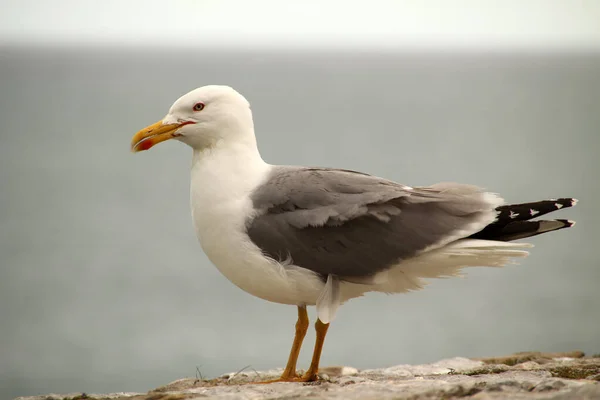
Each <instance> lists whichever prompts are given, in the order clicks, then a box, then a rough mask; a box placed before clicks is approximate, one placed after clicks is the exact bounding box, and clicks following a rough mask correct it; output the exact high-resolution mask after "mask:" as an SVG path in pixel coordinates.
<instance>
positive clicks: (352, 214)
mask: <svg viewBox="0 0 600 400" xmlns="http://www.w3.org/2000/svg"><path fill="white" fill-rule="evenodd" d="M252 201H253V204H254V207H255V209H256V210H257V212H256V214H255V215H254V216H253V217H251V218H250V219H249V220H248V222H247V233H248V235H249V237H250V239H251V240H252V241H253V242H254V244H256V245H257V246H258V247H259V248H260V249H261V250H262V251H263V253H264V254H265V255H267V256H269V257H271V258H273V259H275V260H278V261H283V260H286V259H289V258H291V260H292V262H293V264H294V265H297V266H300V267H302V268H307V269H309V270H312V271H314V272H316V273H318V274H320V275H322V276H324V277H326V276H328V275H330V274H333V275H337V276H339V277H341V278H344V277H346V278H348V279H349V280H351V279H352V278H364V277H369V276H372V275H374V274H376V273H378V272H381V271H383V270H385V269H388V268H389V267H391V266H392V265H395V264H398V263H399V262H401V261H402V260H405V259H408V258H411V257H414V256H415V255H417V254H419V253H421V252H423V251H427V250H430V249H434V248H438V247H441V246H443V245H445V244H447V243H450V242H452V241H455V240H458V239H461V238H465V237H468V236H469V235H471V234H473V233H476V232H478V231H480V230H481V229H483V228H484V227H485V226H486V225H488V224H489V223H491V222H493V221H494V219H495V218H496V211H495V208H496V207H497V206H499V205H500V204H501V203H502V199H500V198H498V197H496V196H494V195H492V194H489V193H484V192H482V191H481V190H480V189H479V188H476V187H474V186H469V185H460V184H451V183H450V184H438V185H433V186H430V187H423V188H410V187H407V186H403V185H400V184H397V183H395V182H391V181H388V180H385V179H381V178H377V177H374V176H370V175H365V174H361V173H356V172H352V171H346V170H334V169H320V168H300V167H276V168H275V169H274V170H273V171H272V173H271V175H270V176H269V178H268V179H267V181H266V182H265V183H264V184H263V185H261V186H260V187H258V188H257V189H256V191H255V192H254V193H253V194H252Z"/></svg>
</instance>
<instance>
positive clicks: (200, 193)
mask: <svg viewBox="0 0 600 400" xmlns="http://www.w3.org/2000/svg"><path fill="white" fill-rule="evenodd" d="M270 168H271V166H270V165H268V164H266V163H265V162H264V161H262V159H260V156H258V159H257V157H256V155H252V154H248V153H247V151H240V150H239V149H235V148H230V147H229V148H216V149H211V150H209V151H203V152H195V153H194V159H193V164H192V173H191V175H192V176H191V208H192V218H193V222H194V227H195V229H196V235H197V236H198V240H199V241H200V245H201V246H202V249H203V250H204V252H205V253H206V255H207V256H208V258H209V259H210V260H211V262H212V263H213V264H214V265H215V266H216V267H217V268H218V269H219V271H221V273H222V274H223V275H225V277H226V278H227V279H229V280H230V281H231V282H233V283H234V284H235V285H237V286H238V287H239V288H240V289H242V290H244V291H246V292H248V293H250V294H252V295H254V296H257V297H260V298H262V299H265V300H268V301H272V302H276V303H283V304H307V305H312V304H315V303H316V300H317V298H318V296H319V293H320V291H321V289H322V288H323V282H322V281H321V280H320V279H319V278H318V277H317V276H316V275H315V274H313V273H312V272H310V271H308V270H305V269H302V268H298V267H295V266H283V265H281V264H279V263H277V262H275V261H274V260H269V259H267V258H266V257H264V256H263V254H262V252H261V251H260V249H259V248H258V247H257V246H256V245H254V244H253V243H252V242H251V241H250V239H249V237H248V236H247V235H246V227H245V224H246V221H247V217H248V215H250V214H251V213H252V212H253V206H252V201H251V199H250V194H251V193H252V191H253V190H254V188H255V187H257V186H258V185H260V184H261V183H262V182H263V180H264V179H265V178H266V176H267V174H268V173H269V171H270Z"/></svg>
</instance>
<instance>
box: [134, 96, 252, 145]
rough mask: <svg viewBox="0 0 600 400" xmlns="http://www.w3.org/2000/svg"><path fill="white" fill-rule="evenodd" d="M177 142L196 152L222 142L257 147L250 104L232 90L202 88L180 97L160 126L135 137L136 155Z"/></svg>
mask: <svg viewBox="0 0 600 400" xmlns="http://www.w3.org/2000/svg"><path fill="white" fill-rule="evenodd" d="M172 138H175V139H177V140H179V141H181V142H183V143H186V144H187V145H189V146H191V147H192V148H194V149H198V150H201V149H205V148H209V147H213V146H215V145H216V144H218V143H220V142H230V141H233V142H248V143H249V144H254V145H255V144H256V139H255V137H254V124H253V122H252V112H251V111H250V103H248V101H247V100H246V99H245V98H244V96H242V95H241V94H239V93H238V92H236V91H235V90H234V89H232V88H231V87H229V86H216V85H212V86H203V87H201V88H198V89H195V90H192V91H191V92H189V93H187V94H185V95H183V96H181V97H180V98H179V99H177V101H175V103H173V105H172V106H171V109H170V110H169V113H168V114H167V115H166V116H165V117H164V118H163V119H162V120H161V121H159V122H157V123H155V124H153V125H150V126H148V127H146V128H144V129H142V130H141V131H139V132H138V133H136V134H135V135H134V136H133V139H132V141H131V149H132V150H133V151H134V152H138V151H143V150H148V149H149V148H151V147H152V146H154V145H155V144H158V143H160V142H164V141H165V140H168V139H172Z"/></svg>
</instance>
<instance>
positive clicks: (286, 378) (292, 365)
mask: <svg viewBox="0 0 600 400" xmlns="http://www.w3.org/2000/svg"><path fill="white" fill-rule="evenodd" d="M306 331H308V313H307V312H306V306H298V321H296V334H295V336H294V343H293V344H292V350H290V357H289V358H288V362H287V365H286V366H285V369H284V370H283V373H282V374H281V376H280V377H279V378H277V379H272V380H269V381H263V382H248V383H249V384H251V385H253V384H256V383H258V384H265V383H276V382H299V381H300V380H301V379H302V378H300V377H298V376H297V375H296V362H297V361H298V355H299V354H300V348H301V347H302V341H303V340H304V336H306Z"/></svg>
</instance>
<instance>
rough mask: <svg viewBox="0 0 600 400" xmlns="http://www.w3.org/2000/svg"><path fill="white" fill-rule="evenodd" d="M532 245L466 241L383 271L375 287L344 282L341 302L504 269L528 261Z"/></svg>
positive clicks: (375, 280) (374, 281) (460, 241)
mask: <svg viewBox="0 0 600 400" xmlns="http://www.w3.org/2000/svg"><path fill="white" fill-rule="evenodd" d="M531 247H533V245H531V244H529V243H514V242H498V241H493V240H478V239H464V240H459V241H456V242H453V243H451V244H449V245H447V246H444V247H442V248H440V249H436V250H433V251H429V252H427V253H424V254H421V255H420V256H418V257H415V258H412V259H410V260H406V261H403V262H402V263H400V264H398V265H396V266H394V267H392V268H391V269H389V270H387V271H384V272H383V273H382V276H381V277H374V279H373V281H372V282H373V284H370V285H369V284H367V285H365V284H355V283H347V282H344V283H343V285H342V288H341V289H342V301H346V300H348V299H350V298H353V297H358V296H361V295H362V294H364V293H366V292H372V291H376V292H384V293H403V292H409V291H413V290H419V289H422V288H423V287H424V286H425V285H426V284H427V282H426V279H431V278H449V277H453V276H459V275H460V274H461V269H462V268H465V267H503V266H505V265H507V264H515V260H514V259H515V258H522V257H526V256H527V255H528V254H529V252H527V251H525V250H523V249H526V248H531Z"/></svg>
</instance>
